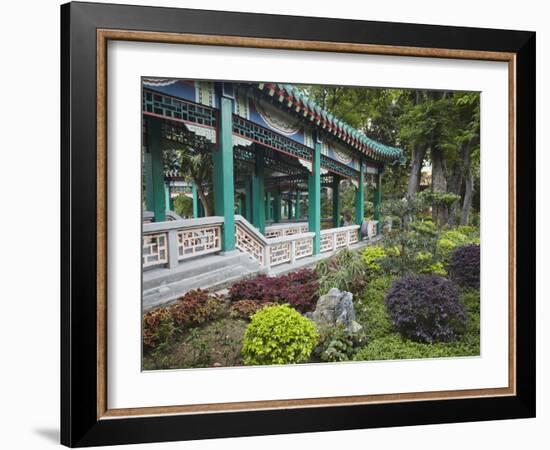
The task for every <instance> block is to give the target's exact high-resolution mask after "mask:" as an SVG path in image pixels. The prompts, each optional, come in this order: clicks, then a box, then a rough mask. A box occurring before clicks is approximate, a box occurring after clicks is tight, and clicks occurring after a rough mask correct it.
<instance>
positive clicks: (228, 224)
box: [213, 89, 235, 251]
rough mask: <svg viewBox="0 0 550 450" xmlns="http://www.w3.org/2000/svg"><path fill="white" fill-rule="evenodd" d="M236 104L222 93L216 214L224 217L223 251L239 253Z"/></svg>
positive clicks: (215, 166) (215, 169) (215, 180)
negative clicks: (236, 207) (234, 132)
mask: <svg viewBox="0 0 550 450" xmlns="http://www.w3.org/2000/svg"><path fill="white" fill-rule="evenodd" d="M221 90H222V91H223V89H221ZM232 125H233V101H232V100H231V98H229V97H226V96H225V95H223V92H221V95H220V108H219V112H218V127H219V129H218V137H219V142H218V148H217V149H216V150H215V151H214V153H213V161H214V171H213V172H214V173H213V175H214V177H213V178H214V212H215V214H216V216H223V220H224V223H223V227H222V236H221V240H222V249H223V250H224V251H230V250H234V249H235V185H234V180H233V131H232Z"/></svg>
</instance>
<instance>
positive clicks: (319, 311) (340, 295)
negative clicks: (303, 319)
mask: <svg viewBox="0 0 550 450" xmlns="http://www.w3.org/2000/svg"><path fill="white" fill-rule="evenodd" d="M311 320H313V321H314V322H315V323H317V325H318V326H320V327H323V326H336V325H340V324H341V325H343V326H344V327H345V329H346V331H347V332H348V333H357V332H358V331H360V330H361V328H362V326H361V325H360V324H358V323H357V322H356V321H355V309H354V308H353V294H352V293H351V292H346V291H340V290H339V289H337V288H332V289H331V290H330V291H328V293H327V294H325V295H323V296H321V298H319V300H318V301H317V306H316V308H315V311H313V313H312V314H311Z"/></svg>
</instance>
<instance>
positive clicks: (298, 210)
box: [295, 191, 302, 221]
mask: <svg viewBox="0 0 550 450" xmlns="http://www.w3.org/2000/svg"><path fill="white" fill-rule="evenodd" d="M295 212H296V214H295V216H296V220H298V221H299V220H300V219H301V218H302V208H301V205H300V191H296V210H295Z"/></svg>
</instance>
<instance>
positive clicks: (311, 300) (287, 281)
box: [229, 269, 318, 312]
mask: <svg viewBox="0 0 550 450" xmlns="http://www.w3.org/2000/svg"><path fill="white" fill-rule="evenodd" d="M317 287H318V280H317V275H316V274H315V272H314V271H313V270H310V269H302V270H298V271H296V272H290V273H288V274H286V275H281V276H279V277H267V276H265V275H259V276H257V277H255V278H251V279H248V280H242V281H239V282H237V283H235V284H234V285H233V286H231V288H230V289H229V297H230V299H231V301H232V302H237V301H239V300H254V301H256V302H258V303H288V304H289V305H291V306H293V307H294V308H295V309H297V310H298V311H300V312H307V311H312V310H313V309H315V305H316V303H317Z"/></svg>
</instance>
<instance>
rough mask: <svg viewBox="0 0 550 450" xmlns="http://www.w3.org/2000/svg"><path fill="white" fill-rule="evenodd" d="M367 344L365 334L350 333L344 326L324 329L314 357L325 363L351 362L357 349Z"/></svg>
mask: <svg viewBox="0 0 550 450" xmlns="http://www.w3.org/2000/svg"><path fill="white" fill-rule="evenodd" d="M365 343H366V338H365V334H364V333H362V332H359V333H348V332H347V331H346V329H345V327H344V326H343V325H342V324H339V325H337V326H334V327H331V326H326V327H322V328H321V329H320V330H319V342H318V344H317V347H315V350H314V355H315V356H317V357H318V358H319V359H320V360H321V361H323V362H341V361H350V360H352V359H353V355H354V354H355V352H356V351H357V348H358V347H359V346H360V345H362V344H365Z"/></svg>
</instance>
